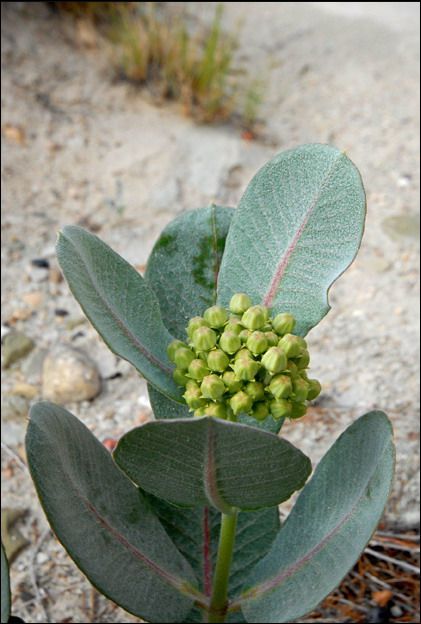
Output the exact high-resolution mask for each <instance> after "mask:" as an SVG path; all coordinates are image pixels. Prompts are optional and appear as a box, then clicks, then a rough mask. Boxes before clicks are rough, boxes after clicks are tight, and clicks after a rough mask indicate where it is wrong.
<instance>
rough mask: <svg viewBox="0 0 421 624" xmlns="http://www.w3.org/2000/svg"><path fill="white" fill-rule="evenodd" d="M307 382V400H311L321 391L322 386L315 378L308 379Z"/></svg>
mask: <svg viewBox="0 0 421 624" xmlns="http://www.w3.org/2000/svg"><path fill="white" fill-rule="evenodd" d="M308 384H309V390H308V394H307V400H308V401H313V399H315V398H316V397H318V396H319V394H320V392H321V391H322V386H321V385H320V383H319V382H318V381H317V379H309V380H308Z"/></svg>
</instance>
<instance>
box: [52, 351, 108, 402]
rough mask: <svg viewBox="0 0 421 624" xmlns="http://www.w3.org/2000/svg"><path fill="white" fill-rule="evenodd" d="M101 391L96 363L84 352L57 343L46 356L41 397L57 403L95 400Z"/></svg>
mask: <svg viewBox="0 0 421 624" xmlns="http://www.w3.org/2000/svg"><path fill="white" fill-rule="evenodd" d="M100 391H101V379H100V376H99V372H98V369H97V366H96V364H95V362H93V361H92V360H91V359H90V358H89V357H88V356H87V355H86V354H85V353H84V352H83V351H81V350H80V349H75V348H73V347H68V346H58V347H56V348H55V349H53V350H52V351H51V352H50V353H48V355H47V356H46V357H45V360H44V364H43V378H42V396H43V398H44V399H47V400H49V401H54V402H57V403H73V402H80V401H89V400H91V399H94V398H95V397H96V396H97V395H98V394H99V392H100Z"/></svg>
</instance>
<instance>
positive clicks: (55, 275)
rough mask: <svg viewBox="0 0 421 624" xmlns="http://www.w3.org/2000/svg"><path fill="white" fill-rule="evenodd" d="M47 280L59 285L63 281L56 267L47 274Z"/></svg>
mask: <svg viewBox="0 0 421 624" xmlns="http://www.w3.org/2000/svg"><path fill="white" fill-rule="evenodd" d="M48 278H49V280H50V282H51V283H52V284H60V282H62V281H63V275H62V272H61V271H60V269H59V268H58V267H51V268H50V271H49V273H48Z"/></svg>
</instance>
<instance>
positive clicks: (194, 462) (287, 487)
mask: <svg viewBox="0 0 421 624" xmlns="http://www.w3.org/2000/svg"><path fill="white" fill-rule="evenodd" d="M114 459H115V461H116V462H117V464H118V465H119V466H120V468H121V469H122V470H123V471H124V472H125V473H126V474H127V475H128V476H129V477H130V479H131V480H132V481H134V482H135V483H136V484H137V485H139V486H140V487H141V488H143V489H144V490H145V491H147V492H149V493H150V494H153V495H154V496H157V497H158V498H162V499H164V500H167V501H169V502H172V503H174V504H176V505H181V506H205V505H208V504H210V505H213V507H215V508H216V509H219V510H220V511H221V512H229V511H230V510H231V508H232V507H238V508H239V509H260V508H262V507H272V506H274V505H277V504H278V503H280V502H282V501H285V500H287V499H288V498H289V497H290V496H291V494H292V493H293V492H295V490H297V489H300V488H301V487H302V486H303V485H304V483H305V482H306V480H307V477H308V476H309V474H310V472H311V464H310V460H309V459H308V457H306V456H305V455H304V454H303V453H302V452H301V451H299V450H298V449H296V448H295V447H294V446H292V444H290V443H289V442H287V441H286V440H281V439H280V438H278V437H277V436H275V435H273V434H271V433H267V432H266V431H260V430H258V429H255V428H253V427H248V426H246V425H241V424H238V423H230V422H227V421H224V420H219V419H215V418H208V417H204V418H198V419H196V418H195V419H187V420H166V421H164V420H160V421H155V422H151V423H147V424H146V425H143V426H142V427H137V428H136V429H133V430H132V431H130V432H129V433H127V434H126V435H124V436H123V437H122V438H121V440H120V442H119V444H118V446H117V448H116V450H115V452H114Z"/></svg>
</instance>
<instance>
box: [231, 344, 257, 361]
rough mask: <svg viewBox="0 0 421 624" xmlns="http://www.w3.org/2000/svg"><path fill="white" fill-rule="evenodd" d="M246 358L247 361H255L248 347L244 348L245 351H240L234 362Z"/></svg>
mask: <svg viewBox="0 0 421 624" xmlns="http://www.w3.org/2000/svg"><path fill="white" fill-rule="evenodd" d="M244 358H245V359H246V360H252V359H253V356H252V355H251V353H250V351H249V350H248V349H247V348H246V347H244V348H243V349H240V350H239V351H237V353H236V354H235V355H234V360H242V359H244Z"/></svg>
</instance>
